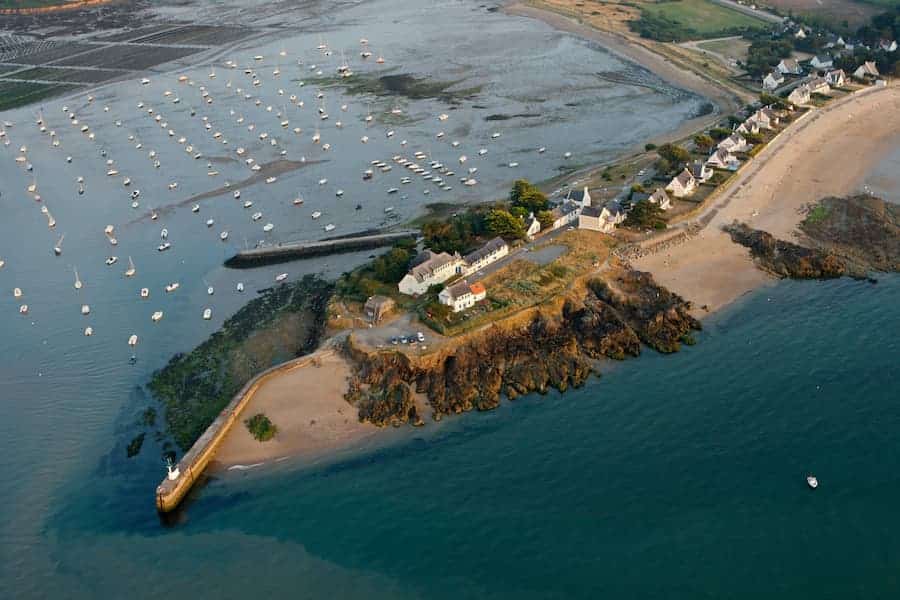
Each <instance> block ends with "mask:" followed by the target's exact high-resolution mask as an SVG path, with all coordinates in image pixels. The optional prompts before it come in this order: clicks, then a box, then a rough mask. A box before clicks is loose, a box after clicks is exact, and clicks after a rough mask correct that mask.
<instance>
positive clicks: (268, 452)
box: [213, 350, 379, 470]
mask: <svg viewBox="0 0 900 600" xmlns="http://www.w3.org/2000/svg"><path fill="white" fill-rule="evenodd" d="M349 376H350V366H349V365H348V364H347V362H346V361H345V360H344V359H343V358H342V357H340V356H338V355H337V354H335V353H334V352H333V351H330V350H329V351H325V352H322V353H321V355H320V360H319V361H318V365H309V366H304V367H300V368H298V369H294V370H293V371H290V372H288V373H285V374H284V375H281V376H279V377H273V378H272V379H270V380H269V381H267V382H266V383H265V384H264V385H263V386H262V387H261V388H260V389H259V391H257V392H256V394H255V395H254V397H253V398H252V399H251V400H250V402H249V403H248V404H247V406H246V408H245V409H244V411H243V413H242V414H241V424H240V425H235V427H233V428H232V429H231V431H229V432H228V435H227V437H226V438H225V440H224V441H223V442H222V445H221V446H220V447H219V449H218V451H217V452H216V457H215V460H214V463H213V469H216V470H227V469H229V468H232V467H235V466H236V465H237V467H236V469H243V468H247V467H251V466H264V464H265V463H273V462H275V461H277V460H279V459H281V458H284V457H288V456H291V457H294V456H296V457H302V458H304V459H315V458H318V457H321V456H322V455H324V454H326V453H328V452H330V451H333V450H337V449H341V448H347V447H350V446H352V445H354V444H356V443H360V442H363V441H364V440H366V439H367V438H369V437H371V436H374V435H376V434H377V433H378V432H379V429H378V428H377V427H374V426H372V425H369V424H364V423H360V422H359V420H358V419H357V416H356V410H355V409H354V408H353V407H352V406H350V405H349V404H347V402H345V401H344V392H346V391H347V379H348V377H349ZM257 413H264V414H265V415H266V416H267V417H269V419H271V420H272V422H273V423H274V424H275V426H276V427H277V428H278V433H277V434H276V435H275V437H274V438H273V439H271V440H269V441H267V442H258V441H256V440H255V439H254V438H253V436H251V435H250V432H249V431H248V430H247V428H246V427H245V426H244V425H243V421H244V420H245V419H248V418H250V417H251V416H253V415H255V414H257ZM259 463H263V465H260V464H259Z"/></svg>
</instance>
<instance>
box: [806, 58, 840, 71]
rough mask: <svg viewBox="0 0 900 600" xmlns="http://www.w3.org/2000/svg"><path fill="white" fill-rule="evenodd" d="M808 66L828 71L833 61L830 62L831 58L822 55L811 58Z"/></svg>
mask: <svg viewBox="0 0 900 600" xmlns="http://www.w3.org/2000/svg"><path fill="white" fill-rule="evenodd" d="M809 66H811V67H812V68H814V69H830V68H831V67H833V66H834V61H833V60H831V57H830V56H828V55H826V54H823V55H819V54H817V55H816V56H813V57H812V60H810V61H809Z"/></svg>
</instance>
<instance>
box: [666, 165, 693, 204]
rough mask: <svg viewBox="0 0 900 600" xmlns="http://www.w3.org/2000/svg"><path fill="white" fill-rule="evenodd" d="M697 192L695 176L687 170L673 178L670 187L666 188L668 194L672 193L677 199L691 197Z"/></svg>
mask: <svg viewBox="0 0 900 600" xmlns="http://www.w3.org/2000/svg"><path fill="white" fill-rule="evenodd" d="M696 190H697V180H696V179H695V178H694V176H693V174H691V172H690V171H688V170H687V169H684V170H683V171H682V172H681V173H679V174H678V175H676V176H675V177H673V178H672V181H670V182H669V185H667V186H666V191H667V192H672V195H673V196H675V197H676V198H684V197H686V196H690V195H691V194H693V193H694V192H695V191H696Z"/></svg>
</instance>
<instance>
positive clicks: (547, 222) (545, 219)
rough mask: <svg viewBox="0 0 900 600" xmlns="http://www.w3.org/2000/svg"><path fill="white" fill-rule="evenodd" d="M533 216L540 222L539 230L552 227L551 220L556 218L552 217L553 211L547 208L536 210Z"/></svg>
mask: <svg viewBox="0 0 900 600" xmlns="http://www.w3.org/2000/svg"><path fill="white" fill-rule="evenodd" d="M534 217H535V218H536V219H537V220H538V223H540V224H541V231H547V230H548V229H552V228H553V222H554V221H555V220H556V219H554V218H553V213H552V212H550V211H549V210H542V211H538V212H536V213H534Z"/></svg>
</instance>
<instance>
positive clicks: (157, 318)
mask: <svg viewBox="0 0 900 600" xmlns="http://www.w3.org/2000/svg"><path fill="white" fill-rule="evenodd" d="M162 318H163V311H161V310H158V311H156V312H155V313H153V314H152V315H150V320H151V321H153V322H154V323H159V322H160V321H161V320H162Z"/></svg>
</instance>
